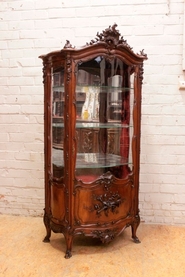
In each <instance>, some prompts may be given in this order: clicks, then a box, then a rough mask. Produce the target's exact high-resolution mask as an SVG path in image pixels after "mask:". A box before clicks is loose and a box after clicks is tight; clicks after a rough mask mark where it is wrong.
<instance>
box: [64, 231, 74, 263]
mask: <svg viewBox="0 0 185 277" xmlns="http://www.w3.org/2000/svg"><path fill="white" fill-rule="evenodd" d="M65 240H66V246H67V248H66V254H65V258H66V259H69V258H71V257H72V254H71V250H72V245H73V236H72V235H69V234H67V235H65Z"/></svg>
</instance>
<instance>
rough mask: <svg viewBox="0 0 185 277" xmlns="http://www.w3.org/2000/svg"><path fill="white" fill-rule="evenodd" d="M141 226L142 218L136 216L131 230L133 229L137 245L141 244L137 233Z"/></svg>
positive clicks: (133, 236) (133, 237)
mask: <svg viewBox="0 0 185 277" xmlns="http://www.w3.org/2000/svg"><path fill="white" fill-rule="evenodd" d="M139 224H140V216H139V215H136V216H135V221H134V222H133V223H132V224H131V228H132V239H133V241H134V242H135V243H140V240H139V239H138V237H137V236H136V231H137V228H138V226H139Z"/></svg>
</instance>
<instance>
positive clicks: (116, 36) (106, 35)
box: [64, 23, 147, 59]
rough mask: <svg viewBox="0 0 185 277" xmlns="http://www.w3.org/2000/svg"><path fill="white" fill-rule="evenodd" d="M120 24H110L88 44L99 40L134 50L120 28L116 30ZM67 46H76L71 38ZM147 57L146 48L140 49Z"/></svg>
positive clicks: (111, 45)
mask: <svg viewBox="0 0 185 277" xmlns="http://www.w3.org/2000/svg"><path fill="white" fill-rule="evenodd" d="M117 26H118V25H117V24H116V23H115V24H113V25H112V26H109V27H108V28H107V29H105V30H104V31H102V32H101V33H99V32H97V34H96V37H95V39H92V40H91V41H90V42H89V43H86V46H89V45H94V44H96V43H98V42H104V43H106V44H107V48H110V49H113V48H116V47H117V46H118V45H122V46H124V47H126V48H128V49H129V50H130V51H131V52H133V50H132V47H130V45H129V44H128V43H127V40H125V39H124V38H123V36H121V34H120V33H119V31H118V30H116V27H117ZM66 48H75V47H72V45H71V43H70V41H69V40H66V44H65V46H64V49H66ZM137 55H141V56H143V57H144V58H145V59H147V55H146V54H145V53H144V49H142V50H141V51H140V54H137Z"/></svg>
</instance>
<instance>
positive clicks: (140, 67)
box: [139, 64, 144, 84]
mask: <svg viewBox="0 0 185 277" xmlns="http://www.w3.org/2000/svg"><path fill="white" fill-rule="evenodd" d="M143 73H144V69H143V64H141V65H140V66H139V80H140V82H141V84H142V82H143Z"/></svg>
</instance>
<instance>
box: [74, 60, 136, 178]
mask: <svg viewBox="0 0 185 277" xmlns="http://www.w3.org/2000/svg"><path fill="white" fill-rule="evenodd" d="M131 73H132V68H131V67H130V66H129V65H127V64H125V63H124V62H123V61H121V60H120V59H118V58H114V59H112V60H111V61H110V60H106V59H105V58H104V57H103V56H98V57H96V58H94V59H92V60H89V61H85V62H81V63H79V64H78V70H77V81H76V108H77V113H76V136H77V141H78V143H77V160H76V177H77V179H79V178H80V179H81V180H82V181H84V182H85V181H88V175H89V180H91V181H92V179H96V178H98V177H99V176H100V175H101V174H103V173H105V172H107V171H110V172H112V174H113V175H115V176H116V177H117V178H125V177H126V176H127V174H128V173H129V172H130V171H131V170H132V152H131V138H132V129H133V128H132V119H131V118H130V117H131V110H132V103H131V101H130V100H131V95H132V94H133V90H132V89H131V85H132V84H131ZM132 101H133V97H132ZM81 168H83V171H82V170H80V169H81ZM92 168H94V169H96V172H97V176H96V174H95V171H94V178H93V177H92V170H90V169H92Z"/></svg>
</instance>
